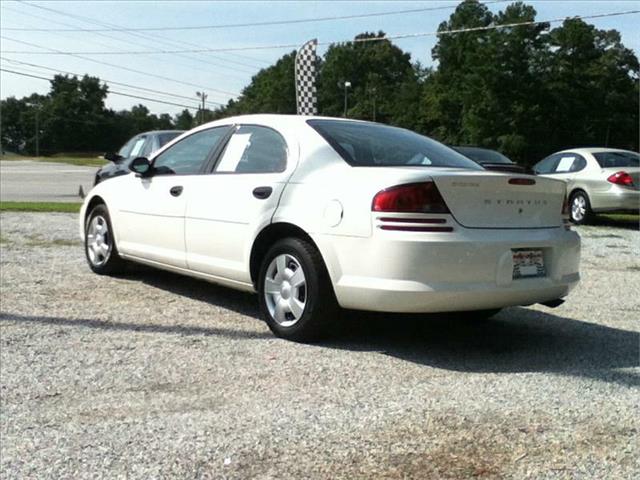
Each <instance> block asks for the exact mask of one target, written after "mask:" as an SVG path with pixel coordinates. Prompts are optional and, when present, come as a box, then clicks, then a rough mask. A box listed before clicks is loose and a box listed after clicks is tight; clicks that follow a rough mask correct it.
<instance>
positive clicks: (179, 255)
mask: <svg viewBox="0 0 640 480" xmlns="http://www.w3.org/2000/svg"><path fill="white" fill-rule="evenodd" d="M227 131H228V127H216V128H210V129H207V130H200V131H198V132H196V133H193V134H192V135H189V136H188V137H185V138H183V139H182V140H181V141H179V142H178V143H176V144H174V145H172V146H171V147H169V148H168V149H167V150H165V151H164V152H162V153H161V154H160V155H158V156H156V157H155V159H154V160H153V164H152V170H151V173H150V175H148V176H143V177H141V176H139V175H127V176H126V177H123V182H124V183H125V185H124V186H123V188H122V193H123V200H122V203H121V204H120V208H119V215H118V223H119V225H118V236H119V238H118V248H119V249H120V250H121V252H122V253H124V254H125V255H130V256H134V257H138V258H140V259H144V260H149V261H153V262H158V263H161V264H165V265H170V266H174V267H180V268H186V260H185V242H184V215H185V208H186V198H187V193H188V191H189V188H190V186H191V185H192V184H193V179H194V178H196V177H197V176H198V175H200V174H201V173H202V172H203V171H204V169H205V167H206V165H207V164H208V161H209V160H210V158H211V156H212V155H213V153H214V152H215V149H216V147H217V145H218V144H219V143H220V141H221V139H222V138H223V137H224V136H225V134H226V132H227Z"/></svg>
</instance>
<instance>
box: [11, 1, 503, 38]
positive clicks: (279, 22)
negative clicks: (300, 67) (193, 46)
mask: <svg viewBox="0 0 640 480" xmlns="http://www.w3.org/2000/svg"><path fill="white" fill-rule="evenodd" d="M506 1H507V0H493V1H488V2H482V3H483V5H490V4H493V3H504V2H506ZM24 3H27V2H24ZM32 6H35V5H32ZM457 7H458V4H457V3H456V4H455V5H443V6H440V7H428V8H413V9H410V10H394V11H389V12H376V13H360V14H355V15H341V16H331V17H315V18H297V19H291V20H269V21H264V22H251V23H228V24H222V25H191V26H184V27H170V26H165V27H111V28H78V29H61V28H22V27H13V28H5V30H13V31H22V32H160V31H162V32H166V31H182V30H217V29H224V28H245V27H264V26H271V25H291V24H297V23H316V22H329V21H335V20H353V19H356V18H371V17H386V16H390V15H403V14H408V13H421V12H430V11H435V10H449V9H452V8H457Z"/></svg>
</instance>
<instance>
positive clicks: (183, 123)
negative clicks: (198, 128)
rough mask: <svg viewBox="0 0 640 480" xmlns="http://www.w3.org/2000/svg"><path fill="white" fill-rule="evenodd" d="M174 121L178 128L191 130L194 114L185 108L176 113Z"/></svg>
mask: <svg viewBox="0 0 640 480" xmlns="http://www.w3.org/2000/svg"><path fill="white" fill-rule="evenodd" d="M173 123H174V126H175V128H177V129H178V130H191V129H192V128H193V115H192V114H191V112H190V111H189V110H188V109H186V108H185V109H184V110H182V111H181V112H180V113H178V114H176V116H175V117H174V122H173Z"/></svg>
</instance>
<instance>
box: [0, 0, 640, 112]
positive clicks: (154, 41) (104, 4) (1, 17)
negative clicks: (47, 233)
mask: <svg viewBox="0 0 640 480" xmlns="http://www.w3.org/2000/svg"><path fill="white" fill-rule="evenodd" d="M458 3H459V2H457V1H450V0H449V1H366V2H355V1H263V2H260V1H253V2H249V1H233V2H229V1H227V2H223V1H221V2H212V1H46V2H44V1H31V0H28V1H13V0H0V31H1V36H2V37H3V38H1V39H0V50H1V51H2V54H1V55H2V60H1V62H0V64H1V65H2V68H3V69H9V70H15V71H20V72H23V73H28V74H31V75H36V76H40V77H47V78H51V77H52V76H53V75H54V74H55V71H65V72H72V73H77V74H85V73H87V74H90V75H93V76H98V77H100V78H101V79H103V80H105V81H107V83H109V81H111V82H119V83H124V84H127V86H124V85H114V84H110V90H112V91H114V92H116V91H117V92H120V93H123V94H127V95H137V96H143V97H147V98H150V99H156V100H163V101H166V102H172V103H176V104H179V105H167V104H161V103H154V102H152V101H150V100H141V99H135V98H131V97H127V96H123V95H115V94H110V95H109V96H108V98H107V102H106V103H107V106H108V107H109V108H113V109H116V110H118V109H124V108H130V107H131V106H132V105H135V104H138V103H142V104H144V105H146V106H147V107H148V108H149V110H151V111H152V112H154V113H170V114H175V113H177V112H179V111H181V110H182V109H183V108H184V107H185V106H188V107H193V109H195V108H196V107H197V105H198V98H197V96H196V92H199V91H204V92H205V93H206V94H207V95H208V97H207V102H208V104H207V106H208V107H209V108H215V107H216V106H217V105H219V104H224V103H226V102H227V101H228V100H229V99H230V98H234V97H235V96H237V95H238V94H239V93H240V91H241V90H242V88H243V87H245V86H246V85H248V84H249V82H250V81H251V77H252V76H253V75H255V74H256V73H257V72H258V71H259V70H260V69H261V68H264V67H267V66H269V65H270V64H272V63H274V62H275V61H276V60H277V59H278V58H279V57H280V56H282V55H283V54H285V53H288V52H290V51H292V50H294V48H292V47H286V48H273V49H246V50H242V51H231V52H210V53H185V54H157V53H155V54H148V53H147V54H135V55H133V54H126V55H116V54H109V55H97V54H91V53H87V54H86V55H82V54H81V52H96V51H102V52H116V51H121V52H131V51H136V52H148V51H156V52H158V51H160V50H163V49H164V50H183V49H197V48H215V49H224V48H239V47H257V46H269V45H302V44H303V43H305V42H306V41H307V40H310V39H312V38H317V39H318V41H319V42H334V41H336V42H338V41H347V40H350V39H353V37H354V36H355V35H357V34H358V33H361V32H363V31H379V30H383V31H384V32H386V33H387V34H388V35H394V34H412V33H419V32H434V31H436V30H437V28H438V25H439V24H440V23H441V22H443V21H446V20H447V19H448V17H449V15H450V14H451V13H452V12H453V10H454V8H455V6H456V5H457V4H458ZM485 3H487V4H488V5H487V6H488V7H489V9H490V10H491V11H493V12H497V11H499V10H503V9H504V8H505V7H506V6H507V5H509V3H511V2H493V3H491V2H490V1H489V0H488V1H487V2H485ZM525 3H527V4H528V5H532V6H533V7H534V8H535V9H536V10H537V12H538V15H537V20H548V19H555V18H564V17H567V16H575V15H581V16H582V15H595V14H601V13H609V12H619V11H627V10H640V0H628V1H616V0H590V1H586V0H582V1H566V0H546V1H535V0H534V1H526V2H525ZM415 9H431V10H429V11H421V12H413V13H402V14H389V15H383V16H371V17H368V18H350V19H342V20H330V21H313V22H304V23H290V24H285V25H282V24H280V25H260V26H256V25H253V26H242V27H239V26H235V27H228V25H229V24H239V23H258V22H270V21H280V20H285V21H290V20H296V19H318V18H325V17H339V16H349V15H361V14H369V13H379V12H397V11H402V10H415ZM53 10H55V11H53ZM587 22H589V23H592V24H594V25H596V27H598V28H600V29H617V30H618V31H620V33H621V35H622V41H623V43H624V44H625V46H627V47H628V48H631V49H632V50H634V52H635V53H636V55H638V52H639V51H640V29H639V28H638V25H640V14H634V15H625V16H618V17H611V18H598V19H593V20H587ZM211 25H217V26H227V27H224V28H215V29H211V28H208V29H190V30H167V28H172V27H194V26H211ZM554 25H558V24H554ZM114 26H115V27H120V28H143V27H148V28H158V29H159V30H154V31H143V32H140V31H138V32H123V31H113V30H111V31H104V32H86V31H84V32H83V31H77V30H78V29H97V28H105V27H106V28H112V27H114ZM38 28H45V29H46V28H48V29H53V28H55V29H75V30H76V31H65V32H51V31H48V32H43V31H32V30H14V29H38ZM17 41H19V42H26V43H18V42H17ZM393 42H394V43H395V44H396V45H398V46H399V47H400V48H402V49H403V50H405V51H407V52H409V53H411V56H412V59H413V61H420V62H421V63H422V64H423V65H425V66H428V65H432V63H433V62H432V59H431V49H432V48H433V46H434V45H435V42H436V38H435V37H434V36H423V37H414V38H407V39H398V40H393ZM29 44H31V45H29ZM51 50H59V51H65V52H75V53H77V54H78V55H80V56H81V57H82V58H79V57H78V56H70V55H50V54H44V55H43V54H38V53H37V52H51ZM325 50H326V47H322V46H321V47H319V49H318V53H319V54H322V53H324V51H325ZM9 52H27V53H9ZM12 61H13V62H12ZM16 61H19V62H23V63H22V64H19V63H15V62H16ZM25 63H29V64H31V65H25ZM43 67H46V69H45V68H43ZM132 87H142V88H145V89H147V90H139V89H137V88H132ZM149 90H154V91H153V92H150V91H149ZM48 91H49V83H48V82H47V81H45V80H41V79H36V78H29V77H24V76H18V75H15V74H12V73H8V72H4V71H3V72H1V73H0V97H1V98H3V99H4V98H7V97H9V96H16V97H18V98H20V97H23V96H26V95H30V94H31V93H33V92H37V93H41V94H46V93H47V92H48ZM158 92H166V93H171V94H175V95H179V96H180V97H173V96H172V97H169V96H165V95H162V94H160V93H158Z"/></svg>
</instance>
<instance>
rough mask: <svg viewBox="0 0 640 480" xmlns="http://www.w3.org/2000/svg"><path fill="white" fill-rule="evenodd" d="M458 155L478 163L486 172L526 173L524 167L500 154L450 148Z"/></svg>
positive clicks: (479, 149)
mask: <svg viewBox="0 0 640 480" xmlns="http://www.w3.org/2000/svg"><path fill="white" fill-rule="evenodd" d="M451 148H453V149H454V150H455V151H457V152H458V153H461V154H462V155H464V156H465V157H467V158H470V159H471V160H473V161H474V162H476V163H479V164H480V165H482V166H483V167H484V168H486V169H487V170H497V171H500V172H513V173H527V170H526V169H525V168H524V167H521V166H520V165H518V164H517V163H514V162H513V161H511V160H510V159H509V158H507V157H505V156H504V155H503V154H501V153H500V152H496V151H495V150H489V149H487V148H480V147H451Z"/></svg>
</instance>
